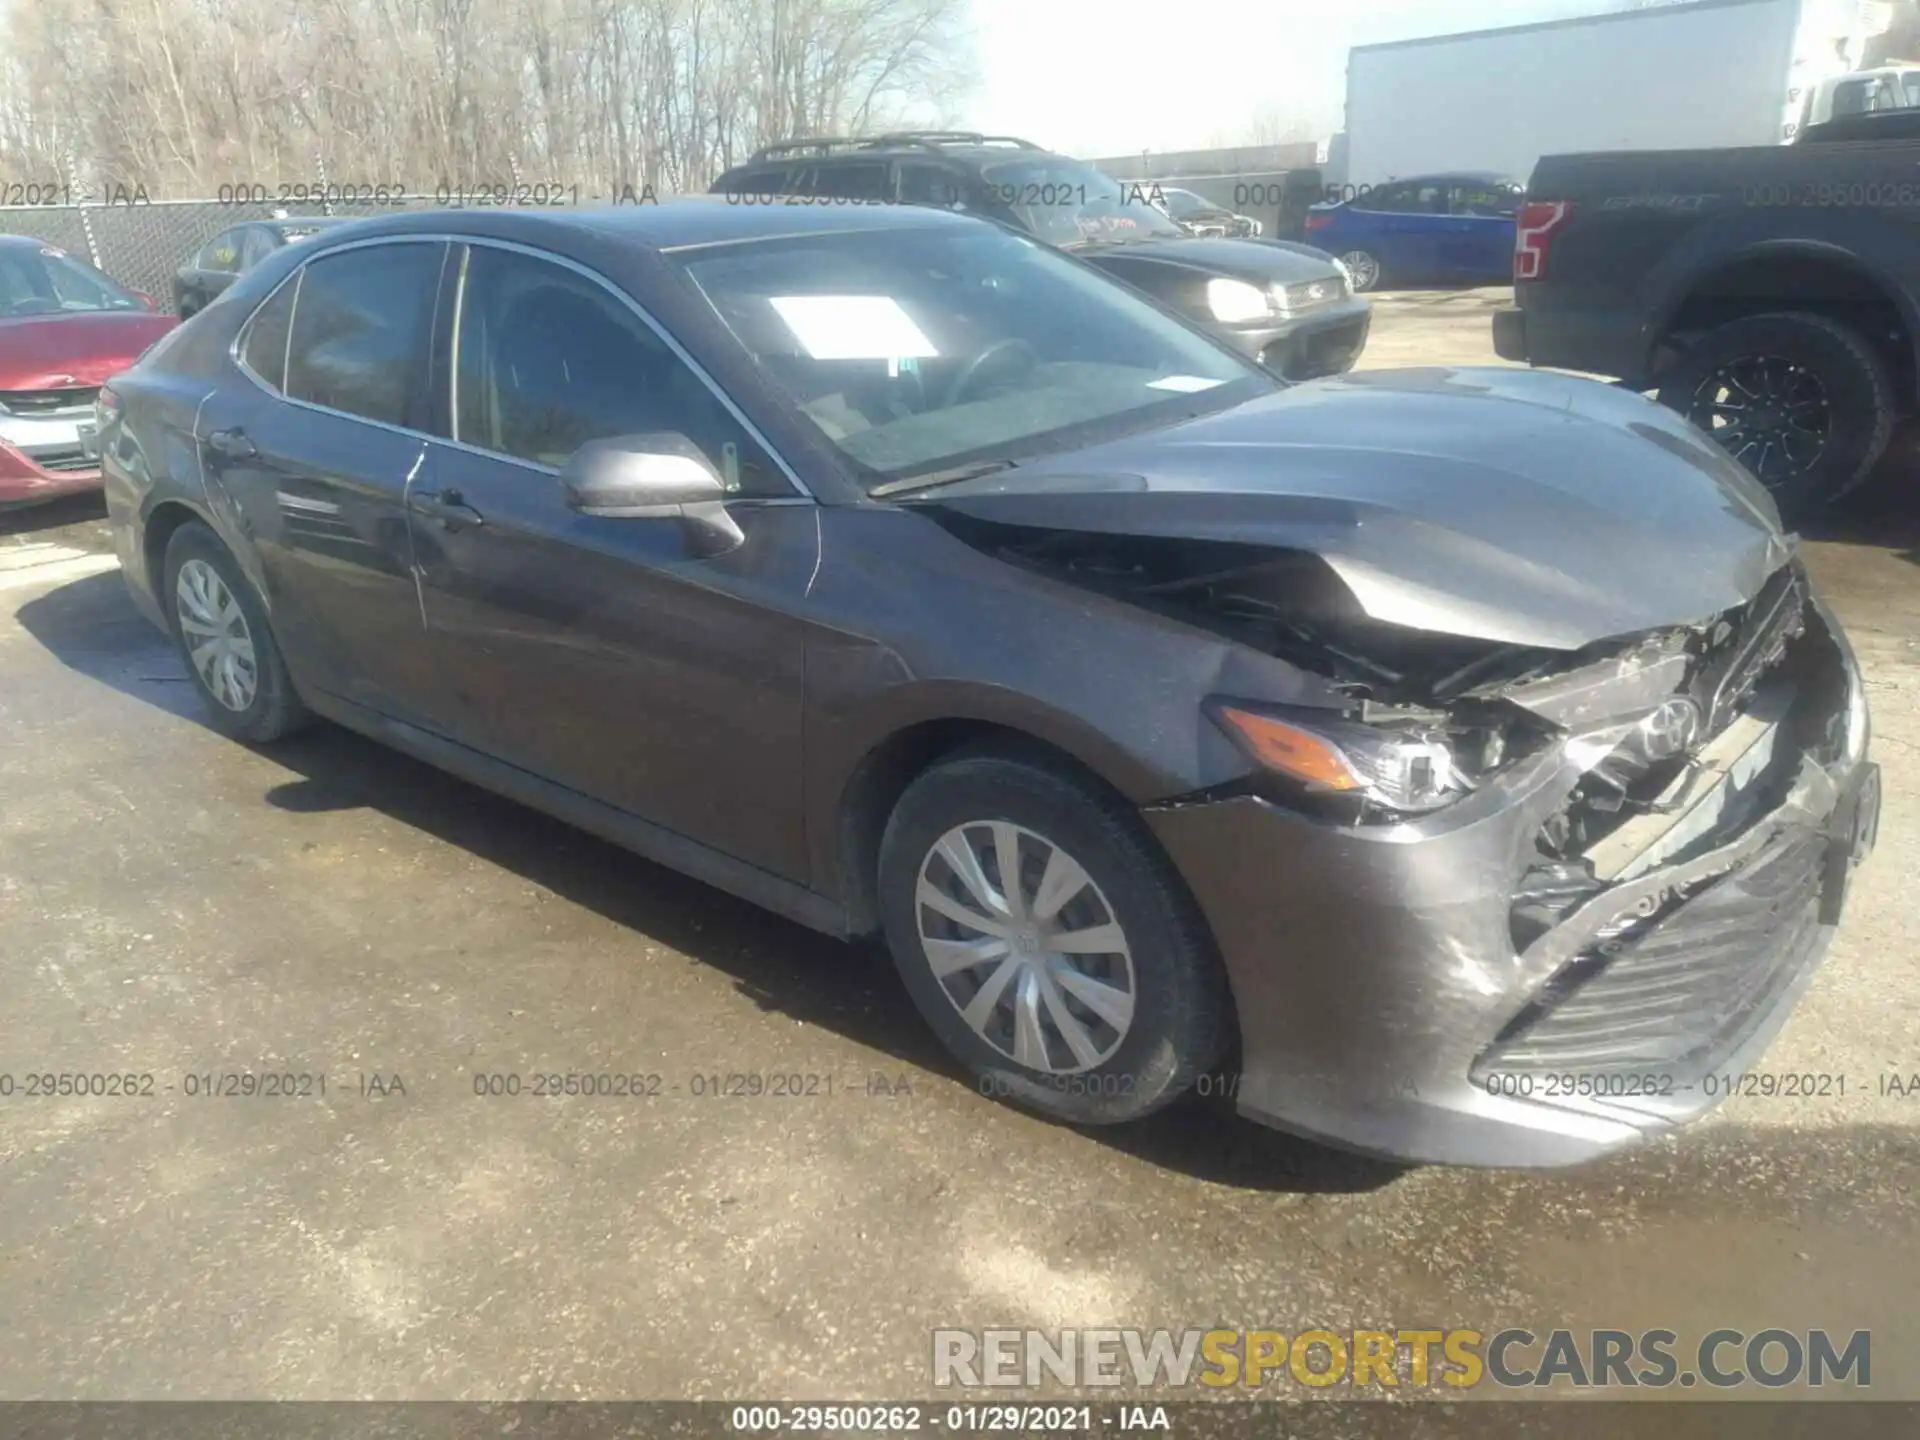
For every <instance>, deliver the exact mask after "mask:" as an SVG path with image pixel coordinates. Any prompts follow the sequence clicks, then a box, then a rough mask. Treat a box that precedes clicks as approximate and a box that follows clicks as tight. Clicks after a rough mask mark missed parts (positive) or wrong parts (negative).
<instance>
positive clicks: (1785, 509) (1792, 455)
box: [1660, 313, 1896, 523]
mask: <svg viewBox="0 0 1920 1440" xmlns="http://www.w3.org/2000/svg"><path fill="white" fill-rule="evenodd" d="M1660 403H1661V404H1663V405H1666V406H1667V407H1669V408H1670V409H1674V410H1678V411H1679V412H1680V413H1681V414H1682V415H1685V416H1686V417H1687V418H1688V419H1689V420H1691V421H1692V422H1693V423H1694V424H1695V425H1698V426H1699V427H1700V428H1701V429H1702V430H1705V431H1706V432H1707V433H1708V434H1709V435H1711V436H1712V437H1713V438H1714V439H1715V440H1716V441H1718V442H1719V444H1720V446H1721V448H1722V449H1724V450H1725V451H1726V452H1727V453H1728V454H1729V455H1731V456H1733V458H1734V459H1736V460H1738V461H1739V462H1740V463H1741V464H1742V465H1743V466H1745V467H1746V469H1747V470H1748V471H1749V472H1750V473H1751V474H1752V475H1753V477H1754V478H1755V479H1756V480H1758V481H1759V482H1760V483H1761V484H1762V485H1764V486H1766V487H1767V489H1768V490H1769V491H1770V492H1772V495H1773V498H1774V503H1775V504H1776V505H1777V506H1779V509H1780V513H1781V516H1782V518H1783V519H1785V520H1787V521H1788V522H1789V523H1796V522H1798V521H1800V520H1802V519H1805V518H1807V517H1809V516H1811V515H1814V514H1817V513H1818V512H1819V510H1820V509H1821V508H1822V507H1823V506H1825V505H1828V504H1830V503H1832V502H1833V501H1834V500H1837V499H1839V498H1840V496H1842V495H1844V494H1846V493H1847V491H1849V490H1851V489H1852V488H1853V487H1854V486H1856V485H1858V484H1859V483H1860V481H1862V480H1863V479H1865V478H1866V476H1867V473H1868V471H1869V470H1871V469H1872V468H1873V464H1874V462H1875V461H1876V460H1878V459H1879V458H1880V455H1881V452H1882V451H1884V450H1885V449H1886V448H1887V441H1888V440H1889V438H1891V436H1892V434H1893V422H1894V416H1895V410H1896V407H1895V404H1894V398H1893V381H1892V379H1891V377H1890V376H1889V374H1888V371H1887V366H1886V364H1885V362H1884V361H1882V360H1881V358H1880V357H1879V355H1878V354H1876V353H1875V352H1874V349H1873V347H1872V346H1871V345H1869V344H1868V343H1867V342H1866V340H1864V339H1863V338H1862V337H1861V336H1860V335H1858V334H1857V333H1856V332H1854V331H1852V330H1849V329H1848V328H1847V327H1846V326H1844V325H1841V324H1838V323H1836V322H1835V321H1832V320H1829V319H1827V318H1826V317H1825V316H1824V315H1808V314H1798V313H1783V314H1778V315H1753V316H1749V317H1747V318H1746V319H1744V320H1735V321H1733V322H1732V323H1731V324H1727V325H1722V326H1721V327H1720V328H1719V329H1718V330H1715V331H1713V332H1712V333H1710V334H1708V335H1707V336H1706V337H1705V338H1703V339H1701V340H1700V341H1699V342H1698V343H1696V344H1695V345H1694V346H1693V347H1692V348H1690V349H1688V350H1687V351H1685V352H1684V353H1683V354H1682V355H1681V356H1680V358H1679V359H1678V360H1677V361H1675V362H1674V364H1673V367H1672V368H1671V369H1670V370H1669V371H1668V372H1667V374H1666V375H1665V376H1664V377H1663V378H1662V380H1661V385H1660Z"/></svg>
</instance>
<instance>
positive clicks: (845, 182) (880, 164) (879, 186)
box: [810, 160, 893, 204]
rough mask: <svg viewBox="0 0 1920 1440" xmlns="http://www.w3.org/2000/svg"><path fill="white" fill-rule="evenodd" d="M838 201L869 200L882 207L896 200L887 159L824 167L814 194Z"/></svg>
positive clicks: (816, 175) (845, 162)
mask: <svg viewBox="0 0 1920 1440" xmlns="http://www.w3.org/2000/svg"><path fill="white" fill-rule="evenodd" d="M810 193H812V194H814V195H820V196H824V197H827V198H830V199H834V200H855V201H865V202H867V203H869V204H879V203H882V202H884V201H887V200H891V199H892V198H893V197H892V195H890V194H889V193H888V191H887V165H886V162H885V161H884V160H860V161H841V162H839V163H837V164H832V165H822V166H821V167H820V169H819V171H818V172H817V173H816V174H815V176H814V180H813V185H812V187H811V192H810Z"/></svg>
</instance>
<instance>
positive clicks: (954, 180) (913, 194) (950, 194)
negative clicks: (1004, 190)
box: [900, 164, 977, 209]
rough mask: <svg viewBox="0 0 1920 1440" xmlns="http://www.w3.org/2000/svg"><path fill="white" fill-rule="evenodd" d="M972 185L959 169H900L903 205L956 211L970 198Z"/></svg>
mask: <svg viewBox="0 0 1920 1440" xmlns="http://www.w3.org/2000/svg"><path fill="white" fill-rule="evenodd" d="M973 188H977V187H973V186H970V185H969V184H968V183H967V181H966V179H965V177H963V176H962V175H961V174H960V172H959V171H957V170H948V169H946V168H944V167H942V166H939V165H916V164H906V165H902V166H901V167H900V203H901V204H903V205H939V206H942V207H945V208H949V209H950V208H952V207H954V206H957V205H959V204H960V203H961V202H963V201H964V200H965V199H966V198H967V193H968V191H969V190H970V189H973Z"/></svg>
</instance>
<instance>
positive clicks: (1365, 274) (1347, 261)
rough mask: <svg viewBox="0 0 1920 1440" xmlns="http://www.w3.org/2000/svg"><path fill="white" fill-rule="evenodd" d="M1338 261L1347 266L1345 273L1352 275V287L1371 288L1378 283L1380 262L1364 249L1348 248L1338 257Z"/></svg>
mask: <svg viewBox="0 0 1920 1440" xmlns="http://www.w3.org/2000/svg"><path fill="white" fill-rule="evenodd" d="M1340 263H1341V264H1342V265H1344V266H1346V267H1347V273H1348V274H1349V275H1351V276H1353V288H1354V289H1356V290H1371V289H1372V288H1373V287H1374V286H1375V285H1377V284H1379V283H1380V262H1379V261H1378V260H1375V259H1374V258H1373V257H1372V256H1371V255H1369V254H1367V252H1366V251H1364V250H1349V251H1348V252H1347V253H1346V254H1344V255H1342V256H1341V257H1340Z"/></svg>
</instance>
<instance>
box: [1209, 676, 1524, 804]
mask: <svg viewBox="0 0 1920 1440" xmlns="http://www.w3.org/2000/svg"><path fill="white" fill-rule="evenodd" d="M1213 715H1214V719H1215V721H1216V722H1217V723H1218V724H1219V725H1220V726H1221V728H1222V729H1224V730H1225V731H1226V732H1227V734H1228V735H1229V736H1231V737H1232V738H1233V739H1234V741H1235V742H1236V743H1237V744H1238V745H1239V746H1240V748H1241V749H1242V750H1243V751H1245V752H1246V754H1247V755H1248V757H1249V758H1251V759H1253V760H1254V761H1256V762H1258V763H1259V764H1260V765H1263V766H1264V767H1266V768H1267V769H1269V770H1272V771H1275V772H1277V773H1279V774H1282V775H1286V776H1288V777H1290V778H1292V779H1294V780H1297V781H1299V782H1300V783H1301V784H1303V785H1305V786H1306V787H1307V788H1308V789H1309V790H1310V791H1314V792H1317V793H1320V794H1344V795H1350V796H1352V797H1353V798H1355V799H1360V800H1367V801H1371V802H1372V803H1373V804H1375V805H1378V806H1380V807H1382V808H1384V809H1387V810H1393V811H1398V812H1400V813H1402V814H1422V813H1424V812H1426V811H1429V810H1438V809H1439V808H1440V807H1441V806H1443V805H1448V804H1451V803H1452V802H1453V801H1455V800H1457V799H1459V798H1460V797H1461V796H1463V795H1466V794H1468V793H1470V792H1471V791H1472V790H1473V789H1474V787H1475V786H1476V785H1477V784H1478V783H1479V780H1480V779H1481V778H1483V777H1484V776H1485V775H1487V774H1489V773H1490V772H1491V771H1493V770H1494V769H1497V768H1498V767H1499V765H1500V764H1501V762H1502V761H1503V760H1504V759H1505V758H1506V749H1507V744H1506V737H1505V735H1504V734H1503V733H1502V732H1501V731H1500V730H1499V729H1497V728H1461V727H1454V726H1448V725H1445V724H1437V723H1432V722H1425V723H1422V722H1418V721H1416V722H1412V723H1408V722H1403V721H1396V722H1393V723H1384V724H1372V723H1367V722H1364V721H1359V720H1351V719H1341V718H1337V717H1331V716H1328V717H1323V716H1322V715H1321V714H1319V713H1315V712H1301V711H1296V710H1268V709H1261V710H1255V709H1252V708H1247V707H1242V706H1238V705H1231V704H1225V703H1221V704H1218V705H1216V706H1214V707H1213ZM1436 718H1438V719H1441V720H1444V717H1436Z"/></svg>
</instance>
